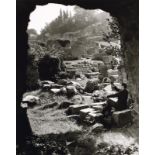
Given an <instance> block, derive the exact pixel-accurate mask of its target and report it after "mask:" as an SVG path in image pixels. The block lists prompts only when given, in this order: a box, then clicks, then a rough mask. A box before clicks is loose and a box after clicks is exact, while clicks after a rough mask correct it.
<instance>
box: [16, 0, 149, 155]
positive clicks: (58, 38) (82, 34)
mask: <svg viewBox="0 0 155 155" xmlns="http://www.w3.org/2000/svg"><path fill="white" fill-rule="evenodd" d="M16 154H17V155H138V154H139V1H138V0H16ZM148 155H149V154H148Z"/></svg>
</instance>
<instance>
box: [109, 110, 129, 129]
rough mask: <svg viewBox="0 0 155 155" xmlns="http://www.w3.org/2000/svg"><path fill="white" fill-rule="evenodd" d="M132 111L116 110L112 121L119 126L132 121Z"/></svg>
mask: <svg viewBox="0 0 155 155" xmlns="http://www.w3.org/2000/svg"><path fill="white" fill-rule="evenodd" d="M131 113H132V111H131V110H130V109H127V110H122V111H115V112H113V114H112V121H113V123H114V125H116V126H117V127H122V126H124V125H127V124H129V123H131V122H132V114H131Z"/></svg>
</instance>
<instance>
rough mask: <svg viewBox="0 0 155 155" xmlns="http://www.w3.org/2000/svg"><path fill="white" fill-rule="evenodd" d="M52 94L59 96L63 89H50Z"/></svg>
mask: <svg viewBox="0 0 155 155" xmlns="http://www.w3.org/2000/svg"><path fill="white" fill-rule="evenodd" d="M50 90H51V92H52V93H54V94H57V93H59V92H60V91H61V89H56V88H55V89H50Z"/></svg>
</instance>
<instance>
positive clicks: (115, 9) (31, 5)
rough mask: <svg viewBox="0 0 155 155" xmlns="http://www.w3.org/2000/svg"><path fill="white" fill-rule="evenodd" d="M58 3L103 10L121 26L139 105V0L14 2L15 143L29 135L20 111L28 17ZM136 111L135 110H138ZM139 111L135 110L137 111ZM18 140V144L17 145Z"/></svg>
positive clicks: (43, 0)
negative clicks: (15, 31)
mask: <svg viewBox="0 0 155 155" xmlns="http://www.w3.org/2000/svg"><path fill="white" fill-rule="evenodd" d="M48 3H58V4H64V5H79V6H81V7H83V8H85V9H102V10H104V11H107V12H110V13H111V15H112V16H114V17H116V18H117V19H118V21H119V25H120V33H121V37H122V46H123V52H124V56H125V65H126V70H127V72H128V79H129V83H130V87H129V88H130V91H131V92H132V94H133V96H134V98H135V99H136V105H138V94H139V92H138V86H139V61H138V60H139V7H138V6H139V1H138V0H17V15H16V16H17V18H16V22H17V41H16V42H17V62H16V63H17V73H16V74H17V86H16V87H17V143H18V142H19V143H21V141H23V138H25V137H26V136H27V135H29V134H31V131H30V128H29V123H28V121H27V116H26V112H25V111H22V110H21V109H20V106H19V105H20V101H21V97H22V94H23V93H24V92H25V90H26V85H25V81H26V67H27V49H28V36H27V33H26V30H27V26H28V22H29V16H30V13H31V12H32V11H33V10H34V9H35V7H36V5H45V4H48ZM137 107H138V106H137ZM136 110H137V111H138V108H137V109H136ZM19 140H20V141H19Z"/></svg>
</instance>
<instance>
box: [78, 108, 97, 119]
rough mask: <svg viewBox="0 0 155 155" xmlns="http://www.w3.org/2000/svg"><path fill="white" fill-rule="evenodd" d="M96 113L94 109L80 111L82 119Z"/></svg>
mask: <svg viewBox="0 0 155 155" xmlns="http://www.w3.org/2000/svg"><path fill="white" fill-rule="evenodd" d="M91 112H94V109H93V108H85V109H82V110H80V117H81V118H85V117H86V116H87V115H88V114H89V113H91Z"/></svg>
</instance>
